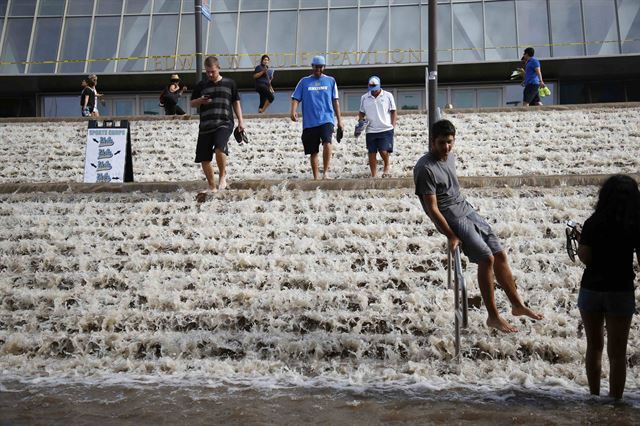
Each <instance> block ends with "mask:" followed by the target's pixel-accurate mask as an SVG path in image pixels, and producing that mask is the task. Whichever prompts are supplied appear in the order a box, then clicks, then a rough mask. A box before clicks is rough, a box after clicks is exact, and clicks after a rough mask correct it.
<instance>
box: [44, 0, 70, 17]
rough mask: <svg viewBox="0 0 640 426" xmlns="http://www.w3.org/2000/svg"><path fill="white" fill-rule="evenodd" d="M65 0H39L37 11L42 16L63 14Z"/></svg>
mask: <svg viewBox="0 0 640 426" xmlns="http://www.w3.org/2000/svg"><path fill="white" fill-rule="evenodd" d="M64 2H65V0H40V7H39V10H38V13H39V14H40V15H42V16H51V15H63V14H64Z"/></svg>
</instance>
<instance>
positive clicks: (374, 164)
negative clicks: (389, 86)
mask: <svg viewBox="0 0 640 426" xmlns="http://www.w3.org/2000/svg"><path fill="white" fill-rule="evenodd" d="M365 117H366V118H367V121H368V122H369V125H368V126H367V130H366V139H367V151H368V153H369V169H371V177H376V174H377V169H378V161H377V154H378V152H379V153H380V157H382V162H383V163H384V168H383V171H382V177H383V178H387V177H391V175H390V174H389V155H390V154H391V153H392V152H393V129H394V128H395V127H396V119H397V117H398V115H397V113H396V102H395V100H394V99H393V95H392V94H391V93H389V92H387V91H384V90H382V88H381V87H380V77H376V76H373V77H371V78H369V91H368V92H367V93H366V94H364V95H362V98H360V112H359V113H358V121H359V122H362V121H363V120H364V119H365ZM356 132H357V129H356Z"/></svg>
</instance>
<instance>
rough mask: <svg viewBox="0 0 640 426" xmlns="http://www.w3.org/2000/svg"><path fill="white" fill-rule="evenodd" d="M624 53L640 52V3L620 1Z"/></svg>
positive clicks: (626, 0)
mask: <svg viewBox="0 0 640 426" xmlns="http://www.w3.org/2000/svg"><path fill="white" fill-rule="evenodd" d="M618 19H619V20H620V38H621V40H622V53H638V52H640V1H637V0H618Z"/></svg>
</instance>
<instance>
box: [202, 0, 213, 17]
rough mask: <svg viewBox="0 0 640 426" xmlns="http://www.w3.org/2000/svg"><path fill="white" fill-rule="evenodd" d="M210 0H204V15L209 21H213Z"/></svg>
mask: <svg viewBox="0 0 640 426" xmlns="http://www.w3.org/2000/svg"><path fill="white" fill-rule="evenodd" d="M209 3H210V1H209V0H202V9H201V10H202V16H204V17H205V18H207V21H211V6H210V5H209Z"/></svg>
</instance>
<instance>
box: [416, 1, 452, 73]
mask: <svg viewBox="0 0 640 426" xmlns="http://www.w3.org/2000/svg"><path fill="white" fill-rule="evenodd" d="M421 10H422V60H423V61H424V62H427V61H428V60H429V58H428V53H429V8H428V7H427V6H421ZM437 18H438V62H448V61H451V60H452V52H451V6H450V5H448V4H438V16H437Z"/></svg>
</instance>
